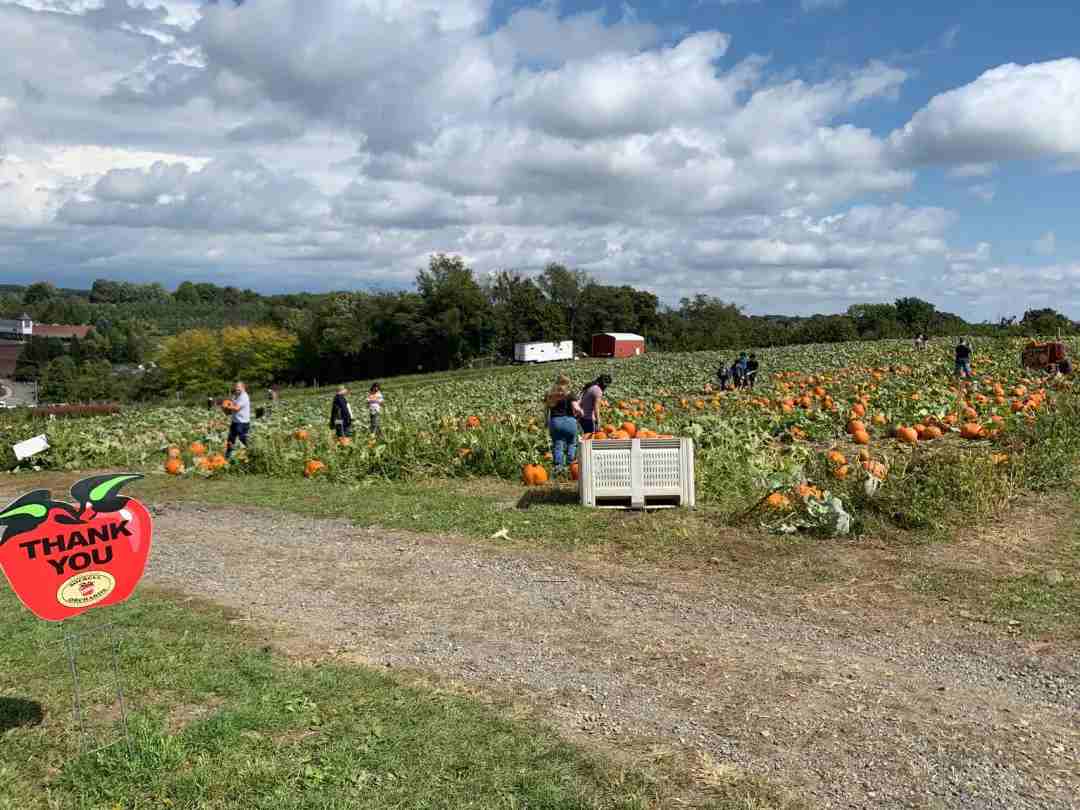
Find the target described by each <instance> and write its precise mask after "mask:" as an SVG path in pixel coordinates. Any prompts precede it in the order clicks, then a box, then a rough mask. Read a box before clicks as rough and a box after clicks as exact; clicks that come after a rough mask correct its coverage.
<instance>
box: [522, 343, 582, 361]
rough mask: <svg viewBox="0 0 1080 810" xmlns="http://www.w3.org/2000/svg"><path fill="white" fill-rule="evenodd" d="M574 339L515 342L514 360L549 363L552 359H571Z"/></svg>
mask: <svg viewBox="0 0 1080 810" xmlns="http://www.w3.org/2000/svg"><path fill="white" fill-rule="evenodd" d="M573 359H574V341H572V340H563V341H560V342H559V343H515V344H514V362H516V363H550V362H551V361H552V360H573Z"/></svg>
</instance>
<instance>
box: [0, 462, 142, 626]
mask: <svg viewBox="0 0 1080 810" xmlns="http://www.w3.org/2000/svg"><path fill="white" fill-rule="evenodd" d="M138 478H142V476H141V475H138V474H136V473H114V474H112V475H98V476H94V477H93V478H86V479H83V480H82V481H79V482H78V483H77V484H75V485H74V486H73V487H72V488H71V495H72V497H73V498H74V499H75V500H76V501H77V502H78V506H72V505H71V504H69V503H66V502H64V501H54V500H52V498H51V497H50V495H49V491H48V490H45V489H38V490H35V491H33V492H29V493H27V494H26V495H23V496H22V497H21V498H19V499H18V500H16V501H15V502H13V503H12V504H10V505H9V506H8V507H7V508H6V509H3V510H0V526H3V527H4V533H3V535H2V536H0V567H2V568H3V569H4V575H5V576H6V577H7V579H8V582H9V583H11V587H12V589H13V590H14V591H15V594H16V595H17V596H18V597H19V599H20V600H22V603H23V604H24V605H26V607H27V608H29V609H30V610H31V611H32V612H33V613H34V615H35V616H37V617H38V618H40V619H45V620H46V621H51V622H58V621H63V620H64V619H68V618H71V617H72V616H77V615H79V614H80V613H85V612H86V611H87V610H90V609H91V608H96V607H106V606H107V605H115V604H118V603H120V602H123V601H125V600H126V599H127V598H128V597H130V596H131V594H132V592H133V591H134V590H135V586H136V585H137V584H138V582H139V580H140V579H141V578H142V575H143V572H144V570H145V569H146V560H147V558H148V557H149V555H150V541H151V535H152V533H153V526H152V523H151V520H150V512H149V511H148V510H147V508H146V507H145V506H143V504H142V503H140V502H139V501H137V500H135V499H134V498H128V497H125V496H123V495H120V494H118V493H119V491H120V489H121V488H122V487H123V486H124V484H127V483H129V482H131V481H134V480H136V479H138Z"/></svg>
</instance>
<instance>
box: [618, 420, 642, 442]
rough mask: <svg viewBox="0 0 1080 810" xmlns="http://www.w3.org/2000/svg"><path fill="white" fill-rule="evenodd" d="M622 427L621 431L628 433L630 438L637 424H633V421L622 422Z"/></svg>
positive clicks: (633, 435)
mask: <svg viewBox="0 0 1080 810" xmlns="http://www.w3.org/2000/svg"><path fill="white" fill-rule="evenodd" d="M622 429H623V433H626V434H627V435H629V436H630V438H631V439H632V438H634V437H635V436H636V435H637V432H638V429H637V425H635V424H634V423H633V422H623V423H622Z"/></svg>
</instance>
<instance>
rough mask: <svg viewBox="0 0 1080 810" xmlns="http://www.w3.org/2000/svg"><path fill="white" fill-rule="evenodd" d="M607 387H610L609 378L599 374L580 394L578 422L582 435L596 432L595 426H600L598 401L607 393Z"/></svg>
mask: <svg viewBox="0 0 1080 810" xmlns="http://www.w3.org/2000/svg"><path fill="white" fill-rule="evenodd" d="M609 385H611V377H610V376H609V375H607V374H601V375H600V376H599V377H597V378H596V379H595V380H593V381H592V382H591V383H589V384H588V385H586V386H585V390H584V391H582V392H581V400H580V402H579V407H580V408H581V416H579V417H578V421H579V422H580V423H581V432H582V433H595V432H596V426H597V425H598V424H600V400H602V399H603V398H604V392H605V391H607V388H608V386H609Z"/></svg>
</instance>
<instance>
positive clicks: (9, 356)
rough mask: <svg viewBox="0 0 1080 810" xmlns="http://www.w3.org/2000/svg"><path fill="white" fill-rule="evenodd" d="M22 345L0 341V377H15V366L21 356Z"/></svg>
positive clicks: (11, 341)
mask: <svg viewBox="0 0 1080 810" xmlns="http://www.w3.org/2000/svg"><path fill="white" fill-rule="evenodd" d="M22 350H23V345H22V344H21V343H16V342H15V341H13V340H0V377H12V376H14V375H15V364H16V363H17V362H18V361H19V355H20V354H22Z"/></svg>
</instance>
